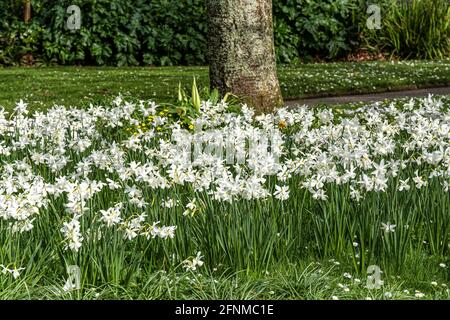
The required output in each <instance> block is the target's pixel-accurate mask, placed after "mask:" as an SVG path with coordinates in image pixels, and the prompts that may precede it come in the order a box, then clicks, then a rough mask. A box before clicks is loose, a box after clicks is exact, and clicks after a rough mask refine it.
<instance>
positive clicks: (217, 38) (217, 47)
mask: <svg viewBox="0 0 450 320" xmlns="http://www.w3.org/2000/svg"><path fill="white" fill-rule="evenodd" d="M206 3H207V12H208V45H209V56H208V58H209V75H210V81H211V87H212V88H217V89H218V90H219V92H220V93H221V94H226V93H227V92H232V93H233V94H236V95H238V96H240V97H242V98H243V99H244V101H245V102H247V103H248V104H249V105H251V106H253V107H254V108H255V109H256V110H257V111H258V112H270V111H272V110H273V109H274V108H275V107H279V106H282V105H283V98H282V96H281V91H280V85H279V82H278V77H277V70H276V60H275V46H274V38H273V37H274V36H273V22H272V0H207V2H206Z"/></svg>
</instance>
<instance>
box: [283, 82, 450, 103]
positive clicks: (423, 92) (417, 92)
mask: <svg viewBox="0 0 450 320" xmlns="http://www.w3.org/2000/svg"><path fill="white" fill-rule="evenodd" d="M430 93H431V94H433V95H450V87H442V88H429V89H414V90H403V91H389V92H382V93H370V94H358V95H346V96H337V97H323V98H307V99H299V100H286V101H285V105H286V106H288V107H293V106H296V105H303V104H306V105H308V106H315V105H317V104H319V103H325V104H331V105H332V104H343V103H351V102H373V101H383V100H384V99H395V98H405V97H426V96H428V95H429V94H430Z"/></svg>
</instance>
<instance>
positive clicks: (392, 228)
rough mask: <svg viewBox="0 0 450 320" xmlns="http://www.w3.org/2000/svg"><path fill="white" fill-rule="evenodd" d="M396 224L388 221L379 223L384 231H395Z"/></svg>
mask: <svg viewBox="0 0 450 320" xmlns="http://www.w3.org/2000/svg"><path fill="white" fill-rule="evenodd" d="M396 226H397V225H395V224H391V223H390V222H387V223H381V229H383V230H384V232H386V233H387V232H395V227H396Z"/></svg>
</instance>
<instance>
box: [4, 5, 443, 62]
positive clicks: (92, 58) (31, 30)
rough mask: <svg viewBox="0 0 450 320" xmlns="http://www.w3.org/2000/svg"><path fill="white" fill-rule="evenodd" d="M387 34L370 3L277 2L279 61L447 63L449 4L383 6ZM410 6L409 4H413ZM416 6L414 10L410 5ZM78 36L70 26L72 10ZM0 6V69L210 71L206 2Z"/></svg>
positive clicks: (275, 11)
mask: <svg viewBox="0 0 450 320" xmlns="http://www.w3.org/2000/svg"><path fill="white" fill-rule="evenodd" d="M376 3H377V4H380V5H382V6H383V11H382V17H383V19H382V22H383V25H382V29H381V30H368V29H367V28H366V26H365V24H366V19H367V14H366V8H367V4H369V3H366V1H365V0H321V1H317V0H273V4H274V30H275V44H276V51H277V59H278V62H280V63H291V62H295V61H299V60H311V59H326V60H336V59H341V58H345V57H346V56H347V55H348V54H350V53H355V52H358V51H361V50H362V49H365V50H368V51H369V52H372V53H380V52H383V53H386V54H388V55H394V56H399V57H403V58H443V57H448V56H449V55H450V44H449V37H450V26H449V16H450V11H449V2H448V0H379V1H376ZM408 3H409V4H408ZM411 3H412V4H411ZM72 4H75V5H78V6H79V7H80V8H81V12H82V25H81V30H78V31H75V32H71V31H70V30H67V29H66V26H65V23H66V21H67V18H68V17H69V14H68V13H67V12H66V9H67V7H68V6H69V5H72ZM32 5H33V13H32V20H31V22H30V23H29V24H28V25H25V24H24V22H23V21H22V16H23V8H22V1H21V0H0V8H2V10H0V64H3V65H14V64H36V63H37V64H40V63H42V64H53V63H55V64H56V63H57V64H79V65H117V66H125V65H131V66H132V65H158V66H164V65H205V64H207V61H206V50H207V43H206V12H205V5H204V0H178V1H175V0H152V1H148V0H134V1H129V0H60V1H53V0H32Z"/></svg>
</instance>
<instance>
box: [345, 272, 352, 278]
mask: <svg viewBox="0 0 450 320" xmlns="http://www.w3.org/2000/svg"><path fill="white" fill-rule="evenodd" d="M344 277H345V278H347V279H351V278H353V277H352V275H351V274H350V273H348V272H346V273H344Z"/></svg>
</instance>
